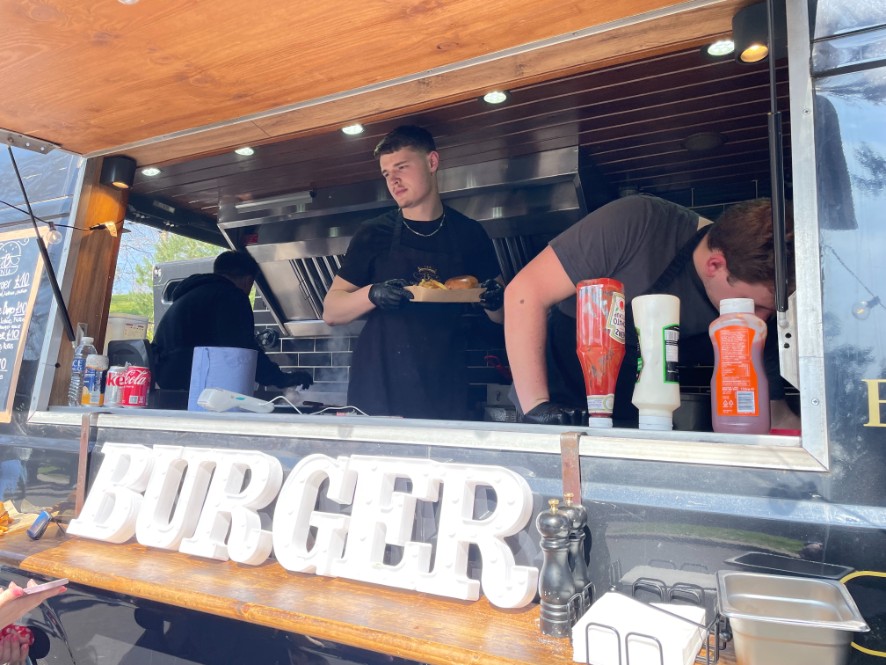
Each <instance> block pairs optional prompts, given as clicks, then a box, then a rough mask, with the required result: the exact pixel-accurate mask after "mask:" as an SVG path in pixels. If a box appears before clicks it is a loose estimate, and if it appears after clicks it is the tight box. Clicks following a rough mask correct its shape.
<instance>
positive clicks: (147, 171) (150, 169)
mask: <svg viewBox="0 0 886 665" xmlns="http://www.w3.org/2000/svg"><path fill="white" fill-rule="evenodd" d="M142 175H146V176H148V177H149V178H151V177H153V176H155V175H160V169H158V168H157V167H156V166H146V167H145V168H143V169H142Z"/></svg>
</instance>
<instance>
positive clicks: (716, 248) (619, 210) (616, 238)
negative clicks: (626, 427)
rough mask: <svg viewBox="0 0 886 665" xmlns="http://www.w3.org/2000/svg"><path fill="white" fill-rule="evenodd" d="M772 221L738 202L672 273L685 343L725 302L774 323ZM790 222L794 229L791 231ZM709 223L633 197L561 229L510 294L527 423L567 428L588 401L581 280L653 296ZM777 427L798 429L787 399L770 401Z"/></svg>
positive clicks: (513, 347)
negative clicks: (581, 345)
mask: <svg viewBox="0 0 886 665" xmlns="http://www.w3.org/2000/svg"><path fill="white" fill-rule="evenodd" d="M771 219H772V217H771V207H770V203H769V201H768V199H758V200H755V201H750V202H747V203H743V204H738V205H736V206H732V207H731V208H730V209H728V210H727V211H726V212H725V213H724V214H723V216H722V217H721V218H720V220H718V222H717V223H716V224H714V225H713V226H711V227H710V232H709V233H707V234H706V235H705V236H704V237H702V238H701V239H700V240H698V244H697V245H696V246H695V247H694V249H691V255H689V257H688V260H687V261H686V263H685V265H684V266H683V268H682V269H681V270H679V271H677V272H676V274H674V275H672V276H671V277H670V279H669V282H668V283H669V285H668V287H667V288H665V289H664V291H663V292H665V293H671V294H673V295H676V296H678V297H679V298H680V300H681V307H680V328H681V337H684V338H689V337H691V336H693V335H700V334H703V333H706V332H707V327H708V325H709V324H710V322H711V321H713V320H714V319H715V318H716V317H717V315H718V309H717V306H719V303H720V301H721V300H724V299H726V298H753V300H754V302H755V303H756V314H757V316H759V317H760V318H761V319H763V320H767V319H769V318H771V317H772V315H773V314H774V313H775V296H774V293H773V285H774V281H775V276H774V259H773V249H772V221H771ZM790 221H791V220H788V225H789V226H788V228H792V226H791V224H790ZM708 224H710V222H709V221H708V220H705V219H703V218H700V217H699V216H698V215H697V214H696V213H694V212H692V211H690V210H687V209H686V208H683V207H681V206H678V205H676V204H673V203H670V202H667V201H664V200H662V199H658V198H655V197H650V196H631V197H626V198H623V199H619V200H616V201H613V202H612V203H609V204H607V205H605V206H603V207H602V208H600V209H598V210H596V211H594V212H592V213H590V214H589V215H587V216H586V217H585V218H584V219H582V220H580V221H579V222H577V223H576V224H575V225H573V226H572V227H570V228H569V229H567V230H566V231H564V232H563V233H562V234H560V235H559V236H558V237H557V238H555V239H554V240H553V241H551V243H550V245H549V246H548V247H546V248H545V249H544V250H543V251H542V252H541V254H539V255H538V256H537V257H536V258H535V259H533V260H532V261H531V262H530V263H529V264H528V265H527V266H526V267H525V268H524V269H523V270H521V271H520V273H519V274H518V275H517V276H516V277H515V278H514V280H513V281H512V282H511V283H510V285H509V286H508V287H507V290H506V292H505V339H506V345H507V351H508V358H509V360H510V364H511V370H512V373H513V376H514V388H515V390H516V394H517V398H518V400H519V404H518V407H519V409H520V410H521V412H522V413H524V414H525V415H524V417H523V420H524V422H534V423H550V424H568V423H569V422H570V420H571V413H572V412H573V411H574V409H573V408H571V407H573V406H575V404H576V403H578V404H581V403H582V402H583V399H584V394H583V393H584V387H583V385H582V384H581V382H580V376H581V375H580V367H579V365H578V359H577V357H576V355H575V336H574V328H575V321H574V319H575V297H574V296H575V286H576V284H577V283H578V282H580V281H581V280H584V279H594V278H599V277H612V278H614V279H618V280H619V281H621V282H623V283H624V285H625V299H626V301H628V302H629V301H630V300H631V299H632V298H634V297H635V296H638V295H641V294H643V293H646V292H647V291H648V290H649V289H650V287H651V286H652V285H653V284H654V283H655V282H656V281H657V280H658V278H659V277H660V276H661V274H662V272H663V271H665V270H666V269H668V268H669V266H670V265H671V263H672V261H673V259H674V257H675V256H676V255H677V254H678V252H679V251H680V250H681V248H684V247H685V246H686V244H687V243H688V242H690V241H691V240H693V237H694V236H695V235H696V233H697V232H698V230H699V229H701V228H702V227H705V226H706V225H708ZM789 264H790V265H792V261H790V262H789ZM715 305H716V306H715ZM555 307H556V311H554V312H551V310H552V308H555ZM549 312H550V313H551V317H550V321H551V322H552V324H554V325H553V326H552V327H551V330H552V331H556V330H557V325H556V324H557V321H558V320H559V321H560V325H559V329H561V330H564V331H568V332H570V333H571V335H568V334H563V335H559V336H558V335H556V334H553V335H552V339H550V340H549V338H548V332H549V327H548V325H549V316H548V315H549ZM564 321H565V323H564ZM569 340H571V342H570V341H569ZM570 344H571V348H567V347H569V346H570ZM546 352H547V355H548V358H549V359H551V360H552V363H553V364H554V365H555V366H554V367H552V368H551V369H552V372H551V374H556V376H555V377H554V381H552V382H550V383H549V380H548V379H549V373H548V367H547V365H546ZM623 367H624V366H623ZM630 371H631V370H630V368H628V369H627V370H626V372H627V373H628V374H630ZM570 373H571V375H572V379H573V380H572V381H571V384H572V391H573V392H577V394H576V395H573V396H572V397H573V399H572V400H571V403H566V404H564V403H563V402H564V401H565V399H566V398H568V397H569V395H568V394H567V393H568V392H569V390H570V388H569V386H570V380H569V375H570ZM775 374H776V375H777V372H775ZM576 376H578V377H579V383H578V384H577V386H576V384H575V381H574V379H575V377H576ZM552 388H554V390H553V391H552V390H551V389H552ZM624 391H625V388H624V382H622V390H621V392H622V393H624ZM552 392H553V394H552ZM773 393H774V394H775V396H776V397H781V396H782V395H783V392H782V391H781V387H780V385H779V386H774V387H773ZM623 396H624V395H623ZM616 399H617V400H618V399H619V396H618V394H617V395H616ZM627 399H628V400H630V395H627ZM617 415H618V414H616V416H617ZM772 426H773V427H782V428H797V427H799V419H798V418H797V416H796V415H795V414H794V413H793V412H792V411H791V410H790V409H789V408H788V407H787V405H786V404H785V403H784V400H783V399H776V400H774V401H773V404H772Z"/></svg>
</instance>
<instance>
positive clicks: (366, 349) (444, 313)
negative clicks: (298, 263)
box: [348, 217, 468, 420]
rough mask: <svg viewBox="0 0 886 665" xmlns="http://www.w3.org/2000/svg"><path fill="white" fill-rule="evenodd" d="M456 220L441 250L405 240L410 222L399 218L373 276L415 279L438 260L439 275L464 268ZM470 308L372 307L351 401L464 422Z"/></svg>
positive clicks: (381, 410) (371, 409)
mask: <svg viewBox="0 0 886 665" xmlns="http://www.w3.org/2000/svg"><path fill="white" fill-rule="evenodd" d="M454 227H455V224H445V223H444V225H443V228H442V229H440V233H441V235H443V236H444V239H443V241H442V242H441V243H440V244H439V245H438V247H441V248H442V249H439V250H437V251H425V250H421V249H417V248H414V247H409V246H405V245H403V243H402V242H401V241H402V236H403V220H402V217H399V218H398V219H396V220H395V223H394V230H393V237H392V238H391V246H390V250H389V252H388V253H387V255H386V256H382V257H379V259H378V260H377V261H376V262H375V269H374V273H375V274H373V275H372V282H373V283H378V282H382V281H385V280H388V279H395V278H403V279H410V280H411V278H413V277H414V276H415V273H416V271H417V269H418V268H419V267H422V266H432V267H433V268H435V269H436V271H437V275H438V277H439V278H440V279H441V280H443V281H445V280H446V279H448V278H449V277H455V276H457V275H463V274H465V272H466V271H465V265H464V259H463V255H462V252H461V251H460V250H459V247H458V242H457V239H456V237H455V231H454ZM462 312H463V308H462V306H460V305H457V304H441V303H427V302H424V303H414V302H408V303H406V304H404V305H403V307H402V308H400V309H399V310H394V311H382V310H380V309H374V310H372V311H371V312H370V313H369V315H368V317H367V321H366V325H365V326H364V328H363V331H362V332H361V333H360V337H359V339H358V340H357V347H356V349H355V350H354V357H353V359H352V363H351V369H350V381H349V383H348V404H351V405H353V406H356V407H358V408H360V409H361V410H362V411H365V412H366V413H367V414H369V415H371V416H382V415H388V416H403V417H406V418H439V419H450V420H451V419H458V420H464V419H465V418H466V417H467V415H468V409H467V393H468V379H467V368H466V364H465V359H464V357H463V351H464V349H465V334H464V331H463V327H462V326H463V318H462Z"/></svg>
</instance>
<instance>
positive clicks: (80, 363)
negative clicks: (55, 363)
mask: <svg viewBox="0 0 886 665" xmlns="http://www.w3.org/2000/svg"><path fill="white" fill-rule="evenodd" d="M84 367H86V358H83V357H81V358H74V362H72V363H71V372H82V371H83V368H84Z"/></svg>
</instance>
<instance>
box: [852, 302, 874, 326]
mask: <svg viewBox="0 0 886 665" xmlns="http://www.w3.org/2000/svg"><path fill="white" fill-rule="evenodd" d="M879 304H881V303H880V296H874V297H873V298H871V299H870V300H859V301H857V302H855V303H853V305H852V316H854V317H855V318H856V319H858V320H859V321H864V320H865V319H866V318H868V317H869V316H870V315H871V309H872V308H874V307H876V306H877V305H879Z"/></svg>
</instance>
